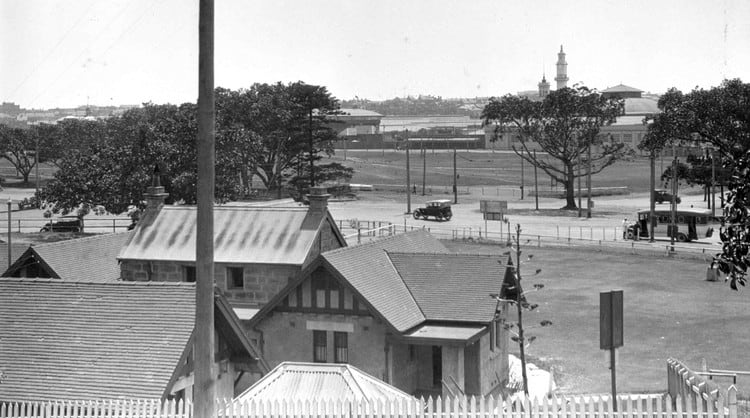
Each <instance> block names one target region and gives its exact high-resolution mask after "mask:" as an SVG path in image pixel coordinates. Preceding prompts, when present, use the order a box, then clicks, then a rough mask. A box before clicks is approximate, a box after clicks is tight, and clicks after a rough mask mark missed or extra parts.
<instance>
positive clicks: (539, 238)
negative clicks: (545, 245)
mask: <svg viewBox="0 0 750 418" xmlns="http://www.w3.org/2000/svg"><path fill="white" fill-rule="evenodd" d="M536 246H537V247H541V246H542V237H541V236H540V235H537V236H536Z"/></svg>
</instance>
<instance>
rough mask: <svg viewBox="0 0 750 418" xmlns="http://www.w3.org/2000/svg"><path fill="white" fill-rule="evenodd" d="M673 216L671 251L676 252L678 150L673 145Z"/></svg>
mask: <svg viewBox="0 0 750 418" xmlns="http://www.w3.org/2000/svg"><path fill="white" fill-rule="evenodd" d="M672 156H673V157H674V158H673V160H672V216H671V218H672V219H670V221H669V223H670V227H671V228H670V229H671V230H672V233H671V234H669V235H670V240H669V241H670V245H671V247H670V248H671V250H672V252H674V239H675V237H676V235H677V231H676V229H677V223H676V222H677V148H676V147H675V145H674V144H672Z"/></svg>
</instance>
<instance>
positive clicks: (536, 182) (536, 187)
mask: <svg viewBox="0 0 750 418" xmlns="http://www.w3.org/2000/svg"><path fill="white" fill-rule="evenodd" d="M534 161H536V150H534ZM534 205H535V207H536V210H539V177H538V176H537V170H536V164H534Z"/></svg>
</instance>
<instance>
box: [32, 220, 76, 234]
mask: <svg viewBox="0 0 750 418" xmlns="http://www.w3.org/2000/svg"><path fill="white" fill-rule="evenodd" d="M82 229H83V222H82V221H81V218H79V217H77V216H61V217H59V218H57V219H55V220H52V221H49V222H47V223H46V224H44V226H43V227H42V229H41V230H40V231H39V232H81V230H82Z"/></svg>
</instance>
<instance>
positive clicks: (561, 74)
mask: <svg viewBox="0 0 750 418" xmlns="http://www.w3.org/2000/svg"><path fill="white" fill-rule="evenodd" d="M555 81H556V82H557V89H558V90H560V89H564V88H565V87H567V86H568V63H567V62H566V61H565V52H563V46H562V45H560V52H559V53H558V54H557V77H555Z"/></svg>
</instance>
